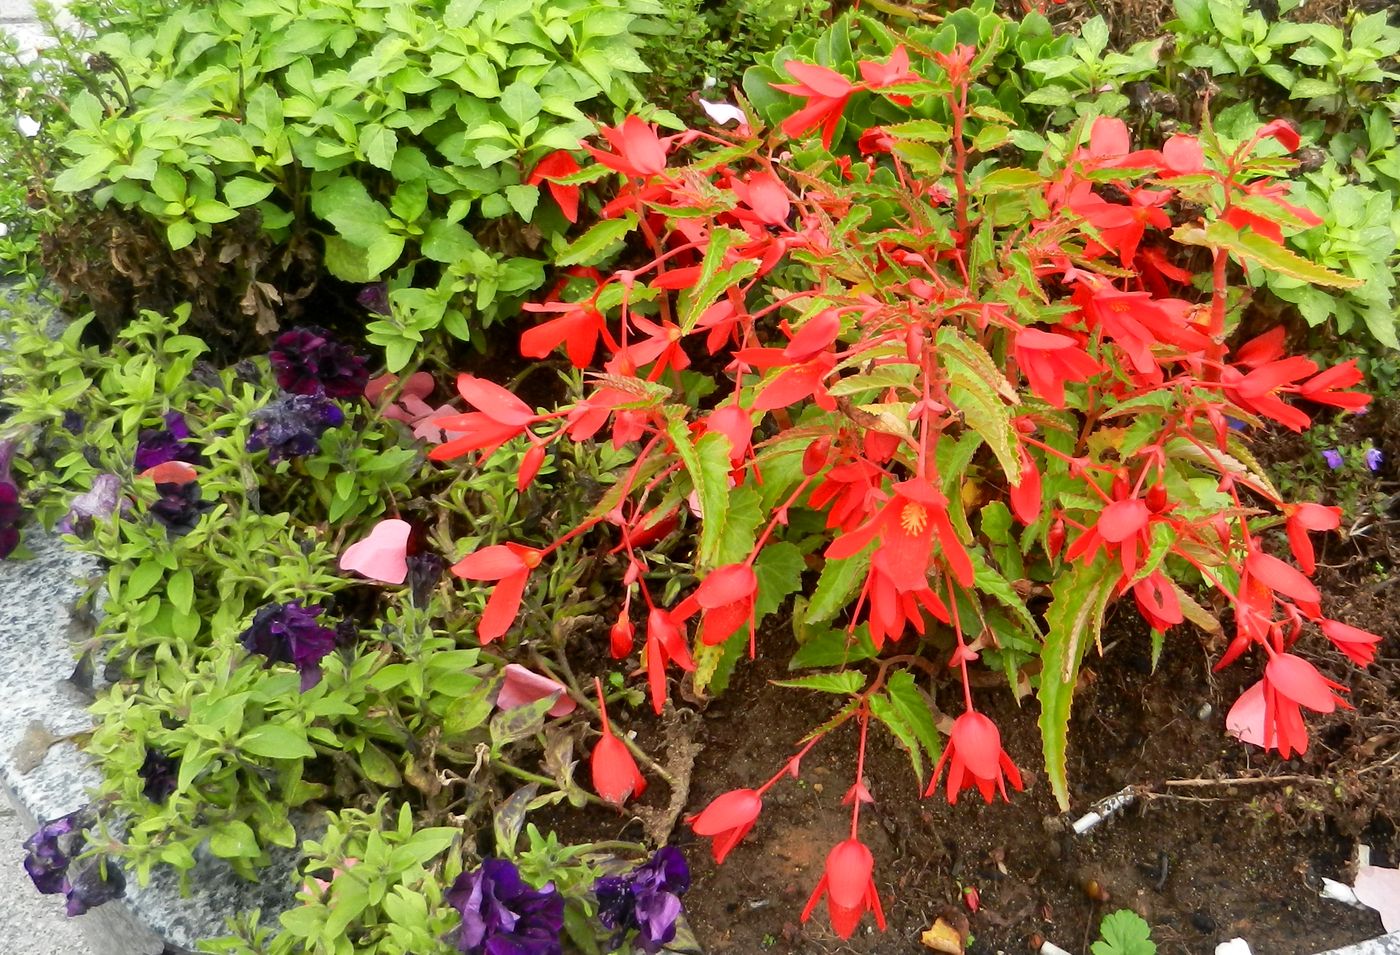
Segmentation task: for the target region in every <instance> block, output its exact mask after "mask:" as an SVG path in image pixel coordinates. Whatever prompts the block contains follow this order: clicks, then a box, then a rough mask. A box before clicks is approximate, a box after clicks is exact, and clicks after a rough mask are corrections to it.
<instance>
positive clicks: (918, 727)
mask: <svg viewBox="0 0 1400 955" xmlns="http://www.w3.org/2000/svg"><path fill="white" fill-rule="evenodd" d="M877 700H878V702H877ZM870 712H871V714H872V715H873V716H875V717H876V718H877V719H879V720H880V722H882V723H884V724H885V725H886V726H887V727H889V730H890V732H892V733H893V734H894V735H895V736H896V737H897V738H898V739H899V741H900V742H901V743H903V744H904V748H905V749H907V750H908V751H909V761H910V762H911V763H912V764H913V766H914V775H915V776H917V777H918V778H919V781H920V782H921V783H922V782H923V778H924V762H923V757H924V755H925V754H927V755H928V758H929V762H930V764H933V763H937V762H938V757H939V756H940V755H941V754H942V752H943V740H942V738H941V737H940V736H939V735H938V727H937V725H935V723H934V719H933V704H932V701H930V700H929V699H928V698H927V697H926V696H924V694H923V693H922V692H921V691H920V690H919V688H918V686H917V685H915V681H914V675H913V674H912V673H910V672H909V671H908V670H896V671H895V672H894V673H892V674H890V678H889V680H888V681H887V682H886V684H885V692H884V693H876V694H874V695H873V696H871V697H870Z"/></svg>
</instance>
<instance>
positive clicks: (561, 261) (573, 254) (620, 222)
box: [554, 212, 637, 266]
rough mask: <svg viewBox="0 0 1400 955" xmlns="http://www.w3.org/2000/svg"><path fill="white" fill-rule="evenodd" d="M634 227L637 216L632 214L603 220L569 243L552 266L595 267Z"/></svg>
mask: <svg viewBox="0 0 1400 955" xmlns="http://www.w3.org/2000/svg"><path fill="white" fill-rule="evenodd" d="M636 225H637V216H636V214H635V213H632V212H628V213H625V214H624V215H623V216H622V217H621V218H620V219H604V220H603V221H601V222H599V223H597V224H595V225H594V226H592V227H591V228H590V229H589V230H588V231H587V232H585V233H584V234H583V235H581V236H579V237H578V238H577V239H575V240H574V241H573V242H571V243H569V246H568V248H566V249H565V250H564V251H563V252H562V253H560V255H559V257H558V258H556V259H555V260H554V264H555V265H558V266H564V265H597V264H599V263H600V262H602V261H603V259H604V258H606V257H607V255H608V253H609V252H610V251H611V250H612V247H613V246H615V245H617V244H618V243H620V242H621V241H622V240H623V238H625V237H626V235H627V233H629V232H631V231H632V229H633V228H634V227H635V226H636Z"/></svg>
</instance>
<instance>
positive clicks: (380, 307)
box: [355, 282, 389, 315]
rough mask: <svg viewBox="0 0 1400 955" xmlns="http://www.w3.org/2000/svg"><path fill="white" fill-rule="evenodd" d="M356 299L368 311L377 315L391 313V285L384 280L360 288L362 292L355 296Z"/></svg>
mask: <svg viewBox="0 0 1400 955" xmlns="http://www.w3.org/2000/svg"><path fill="white" fill-rule="evenodd" d="M355 301H357V302H359V303H360V306H361V307H362V308H364V309H365V311H367V312H371V313H372V314H375V315H388V314H389V286H388V285H386V284H384V283H383V282H375V283H374V284H373V285H366V286H365V287H364V288H362V289H360V294H359V295H356V296H355Z"/></svg>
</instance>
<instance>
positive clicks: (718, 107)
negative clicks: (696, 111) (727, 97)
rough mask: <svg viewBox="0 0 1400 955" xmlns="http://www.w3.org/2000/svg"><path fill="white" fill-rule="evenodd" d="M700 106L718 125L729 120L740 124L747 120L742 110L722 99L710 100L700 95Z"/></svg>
mask: <svg viewBox="0 0 1400 955" xmlns="http://www.w3.org/2000/svg"><path fill="white" fill-rule="evenodd" d="M700 108H701V109H703V110H704V111H705V115H707V116H709V117H710V119H712V120H714V121H715V122H716V123H718V124H719V125H720V126H723V125H725V124H726V123H730V122H737V123H738V124H739V125H740V126H742V125H744V123H745V122H747V118H746V117H745V116H744V111H743V110H742V109H740V108H739V107H737V106H735V105H734V104H732V103H726V102H723V101H717V102H711V101H710V100H707V99H705V98H704V97H703V96H702V97H700Z"/></svg>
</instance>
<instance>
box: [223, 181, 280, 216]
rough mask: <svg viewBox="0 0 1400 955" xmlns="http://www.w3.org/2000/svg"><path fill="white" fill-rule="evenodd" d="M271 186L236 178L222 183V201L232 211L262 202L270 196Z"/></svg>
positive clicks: (267, 183) (268, 183)
mask: <svg viewBox="0 0 1400 955" xmlns="http://www.w3.org/2000/svg"><path fill="white" fill-rule="evenodd" d="M272 189H273V184H272V183H270V182H266V181H264V180H261V179H252V178H250V177H248V176H238V177H236V178H233V179H230V180H229V181H228V182H226V183H224V201H225V202H227V203H228V204H229V206H230V207H232V208H234V209H242V208H243V207H244V206H251V205H254V204H255V203H259V202H262V201H263V200H264V199H266V198H267V197H268V196H270V195H271V194H272Z"/></svg>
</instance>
